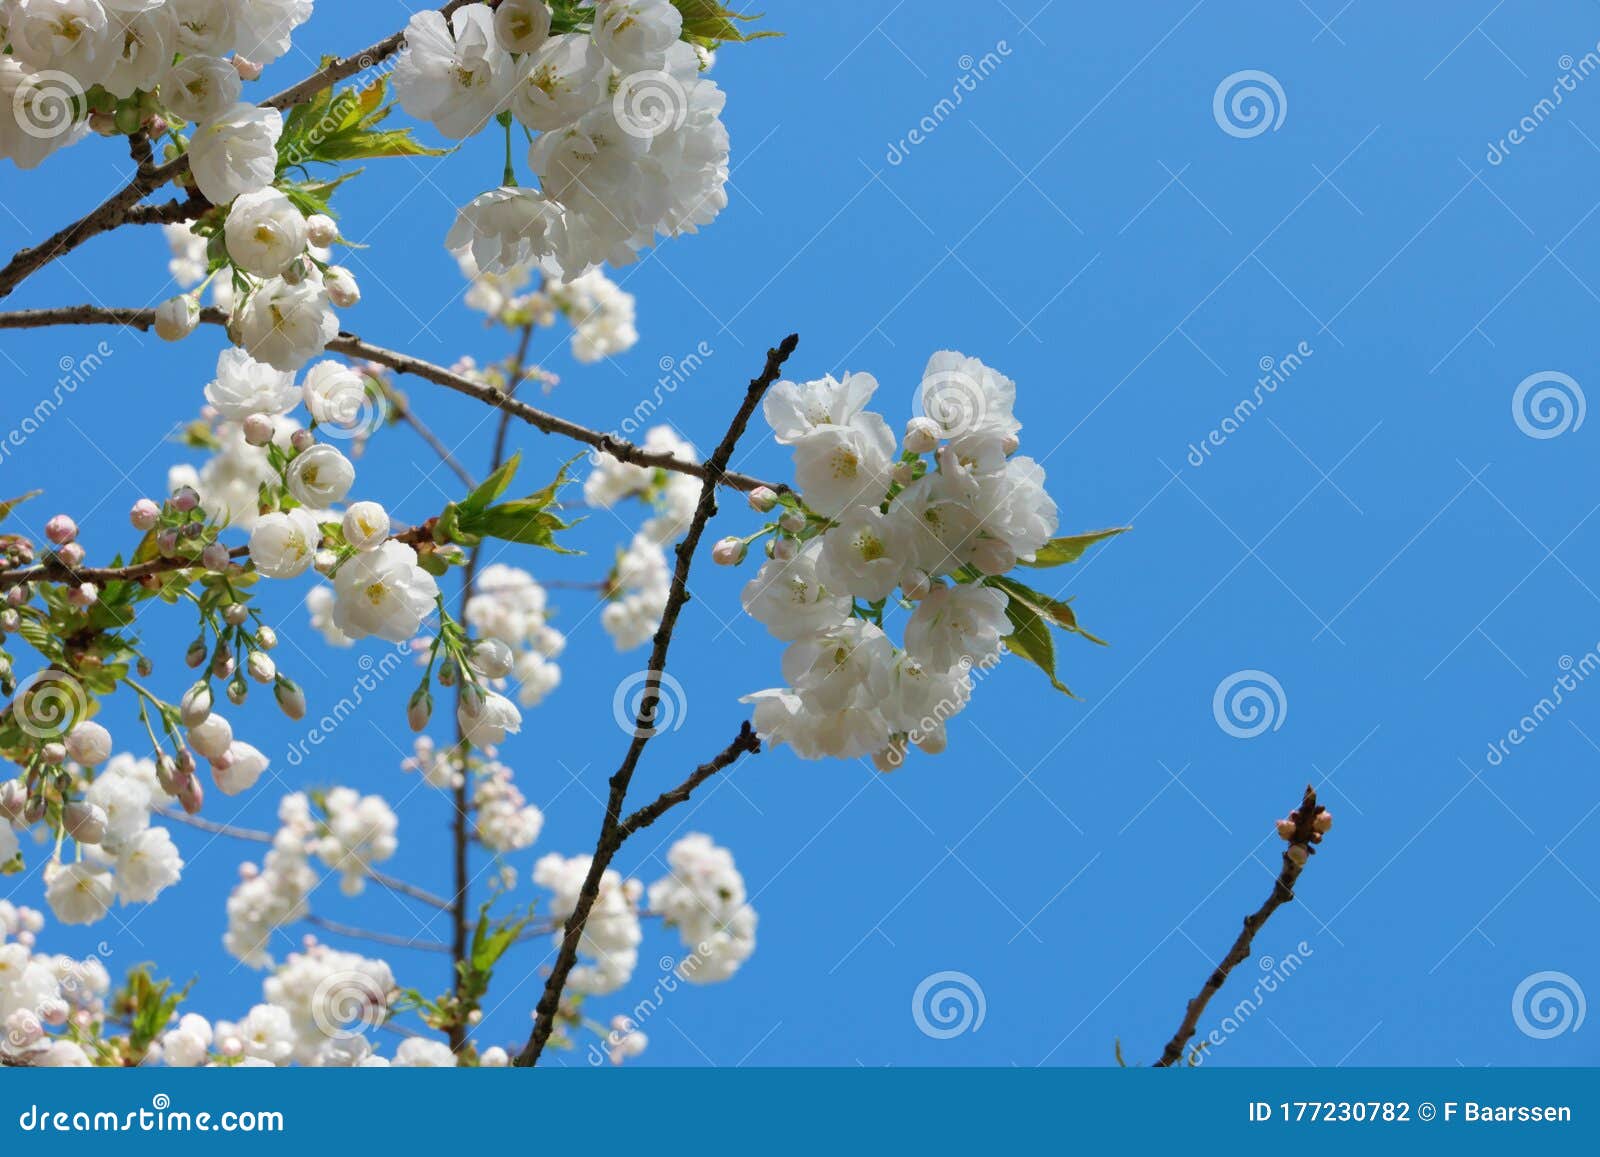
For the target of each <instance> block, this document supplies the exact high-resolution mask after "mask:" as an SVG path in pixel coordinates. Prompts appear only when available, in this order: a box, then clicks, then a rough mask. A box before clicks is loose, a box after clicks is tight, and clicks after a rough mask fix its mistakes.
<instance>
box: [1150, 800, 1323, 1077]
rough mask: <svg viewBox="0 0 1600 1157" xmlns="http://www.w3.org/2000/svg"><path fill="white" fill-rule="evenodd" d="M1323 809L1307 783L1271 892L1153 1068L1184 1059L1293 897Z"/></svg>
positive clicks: (1246, 922) (1247, 920)
mask: <svg viewBox="0 0 1600 1157" xmlns="http://www.w3.org/2000/svg"><path fill="white" fill-rule="evenodd" d="M1324 810H1325V809H1324V808H1323V807H1322V806H1321V805H1320V804H1318V803H1317V792H1316V789H1315V788H1313V787H1312V786H1311V785H1310V784H1307V785H1306V794H1305V798H1304V799H1303V800H1302V801H1301V804H1300V806H1299V808H1297V809H1296V810H1295V811H1294V813H1292V814H1291V816H1290V817H1289V818H1290V819H1291V820H1292V821H1293V822H1294V825H1295V827H1294V837H1293V839H1291V840H1290V841H1289V846H1288V847H1287V848H1285V849H1284V852H1283V868H1282V870H1281V871H1279V873H1278V878H1277V879H1276V880H1275V881H1273V884H1272V894H1271V895H1270V896H1268V897H1267V899H1266V902H1265V903H1264V904H1262V905H1261V907H1259V908H1257V909H1256V910H1255V911H1254V912H1252V913H1250V915H1248V916H1246V917H1245V918H1244V928H1243V929H1242V930H1241V931H1240V933H1239V936H1238V938H1237V939H1236V940H1234V942H1233V947H1232V948H1230V949H1228V954H1227V955H1226V956H1224V957H1223V958H1222V963H1221V964H1219V965H1217V967H1216V969H1215V971H1213V972H1212V973H1211V975H1210V976H1208V977H1206V982H1205V984H1204V985H1202V986H1201V988H1200V992H1199V994H1198V995H1196V996H1195V998H1194V999H1193V1000H1191V1001H1190V1002H1189V1004H1188V1006H1187V1007H1186V1008H1185V1010H1184V1014H1183V1023H1182V1024H1181V1025H1179V1026H1178V1031H1177V1032H1176V1033H1174V1034H1173V1037H1172V1039H1171V1040H1170V1041H1168V1042H1167V1047H1166V1048H1165V1049H1164V1050H1163V1051H1162V1053H1161V1059H1160V1060H1158V1061H1156V1063H1155V1067H1156V1068H1158V1069H1160V1068H1170V1067H1171V1066H1172V1065H1175V1064H1177V1063H1178V1061H1180V1060H1181V1059H1182V1058H1183V1050H1184V1046H1185V1045H1187V1044H1188V1043H1189V1040H1190V1039H1191V1038H1192V1037H1193V1036H1194V1034H1195V1031H1196V1029H1197V1027H1198V1026H1199V1024H1200V1017H1201V1015H1202V1014H1203V1013H1204V1012H1205V1010H1206V1005H1207V1004H1209V1003H1210V1002H1211V998H1212V997H1213V996H1215V995H1216V994H1217V992H1218V990H1220V989H1221V988H1222V986H1223V985H1224V984H1226V983H1227V982H1228V974H1229V973H1230V972H1232V971H1233V970H1234V968H1236V967H1237V966H1238V965H1240V964H1242V963H1243V962H1244V961H1245V960H1246V959H1248V958H1249V956H1250V944H1251V942H1252V941H1253V940H1255V938H1256V933H1257V932H1259V931H1261V927H1262V925H1264V924H1265V923H1266V922H1267V920H1268V918H1269V917H1271V915H1272V914H1273V913H1274V912H1276V911H1277V910H1278V909H1279V908H1280V907H1282V906H1283V905H1284V904H1287V903H1288V902H1289V901H1290V900H1293V899H1294V885H1295V881H1296V880H1298V879H1299V878H1300V873H1301V871H1302V870H1303V869H1304V867H1305V864H1306V862H1307V859H1308V858H1309V857H1310V856H1311V855H1312V853H1314V852H1315V851H1316V848H1315V847H1314V845H1315V844H1317V843H1319V842H1321V839H1322V835H1321V832H1319V831H1318V830H1317V817H1318V816H1319V815H1320V814H1321V813H1322V812H1323V811H1324Z"/></svg>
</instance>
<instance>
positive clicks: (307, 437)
mask: <svg viewBox="0 0 1600 1157" xmlns="http://www.w3.org/2000/svg"><path fill="white" fill-rule="evenodd" d="M316 444H317V436H316V435H315V434H313V433H312V432H311V431H310V430H307V429H306V428H305V427H304V426H301V427H300V428H299V429H298V430H296V431H295V432H294V433H293V434H290V435H289V445H291V446H293V447H294V449H295V453H297V454H303V453H305V452H306V451H307V450H309V449H311V447H313V446H315V445H316Z"/></svg>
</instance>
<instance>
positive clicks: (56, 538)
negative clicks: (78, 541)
mask: <svg viewBox="0 0 1600 1157" xmlns="http://www.w3.org/2000/svg"><path fill="white" fill-rule="evenodd" d="M44 536H45V537H46V538H48V539H49V540H50V541H51V542H52V543H54V544H55V545H56V546H65V545H66V544H67V543H69V542H71V541H72V540H73V539H75V538H77V537H78V524H77V523H76V522H74V521H72V519H71V518H70V517H69V516H67V515H65V514H57V515H54V516H53V517H52V518H51V519H50V521H49V522H47V523H45V524H44Z"/></svg>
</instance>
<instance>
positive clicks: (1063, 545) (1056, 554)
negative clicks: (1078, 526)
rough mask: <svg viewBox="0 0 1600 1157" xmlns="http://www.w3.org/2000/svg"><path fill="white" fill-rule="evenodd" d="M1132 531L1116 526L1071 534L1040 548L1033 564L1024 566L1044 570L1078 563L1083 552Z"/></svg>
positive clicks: (1055, 539) (1127, 527) (1024, 563)
mask: <svg viewBox="0 0 1600 1157" xmlns="http://www.w3.org/2000/svg"><path fill="white" fill-rule="evenodd" d="M1132 529H1133V527H1131V526H1114V527H1112V528H1111V529H1109V530H1091V531H1089V532H1088V533H1087V534H1070V535H1067V536H1066V537H1065V538H1052V539H1051V540H1050V541H1049V542H1047V543H1045V544H1044V545H1043V546H1041V547H1040V548H1039V550H1038V553H1036V554H1035V555H1034V558H1033V561H1032V562H1023V563H1022V565H1023V566H1032V567H1041V568H1042V567H1050V566H1061V565H1063V564H1065V563H1069V562H1077V561H1078V560H1079V559H1080V558H1082V557H1083V552H1084V551H1086V550H1088V549H1089V548H1090V547H1091V546H1094V545H1095V544H1096V543H1101V542H1104V541H1105V540H1106V539H1108V538H1115V537H1116V536H1117V535H1119V534H1122V533H1123V532H1124V531H1129V530H1132Z"/></svg>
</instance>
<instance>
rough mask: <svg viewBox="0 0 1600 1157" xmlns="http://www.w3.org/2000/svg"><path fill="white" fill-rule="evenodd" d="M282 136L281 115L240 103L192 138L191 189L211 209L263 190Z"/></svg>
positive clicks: (273, 171)
mask: <svg viewBox="0 0 1600 1157" xmlns="http://www.w3.org/2000/svg"><path fill="white" fill-rule="evenodd" d="M282 135H283V114H282V113H280V112H279V111H278V110H277V109H275V108H261V107H259V106H257V105H253V104H246V103H244V102H240V103H238V104H235V105H232V106H230V107H229V108H227V109H224V110H223V111H222V112H220V113H218V114H216V116H215V117H213V118H212V119H211V120H208V121H206V122H205V123H204V124H202V125H201V126H200V127H199V128H197V129H195V132H194V136H193V137H192V138H190V141H189V169H190V171H191V172H192V173H193V174H194V182H195V185H196V186H197V187H198V188H199V190H200V192H201V193H202V194H203V195H204V196H205V198H206V200H208V201H210V202H211V203H212V204H213V205H226V204H227V203H228V202H230V201H232V200H233V199H234V198H235V197H237V196H239V195H240V194H241V193H253V192H255V191H256V190H258V189H265V188H266V187H267V186H268V185H270V184H272V179H273V176H274V174H275V173H276V171H277V165H278V138H279V137H281V136H282ZM324 344H326V343H324Z"/></svg>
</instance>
